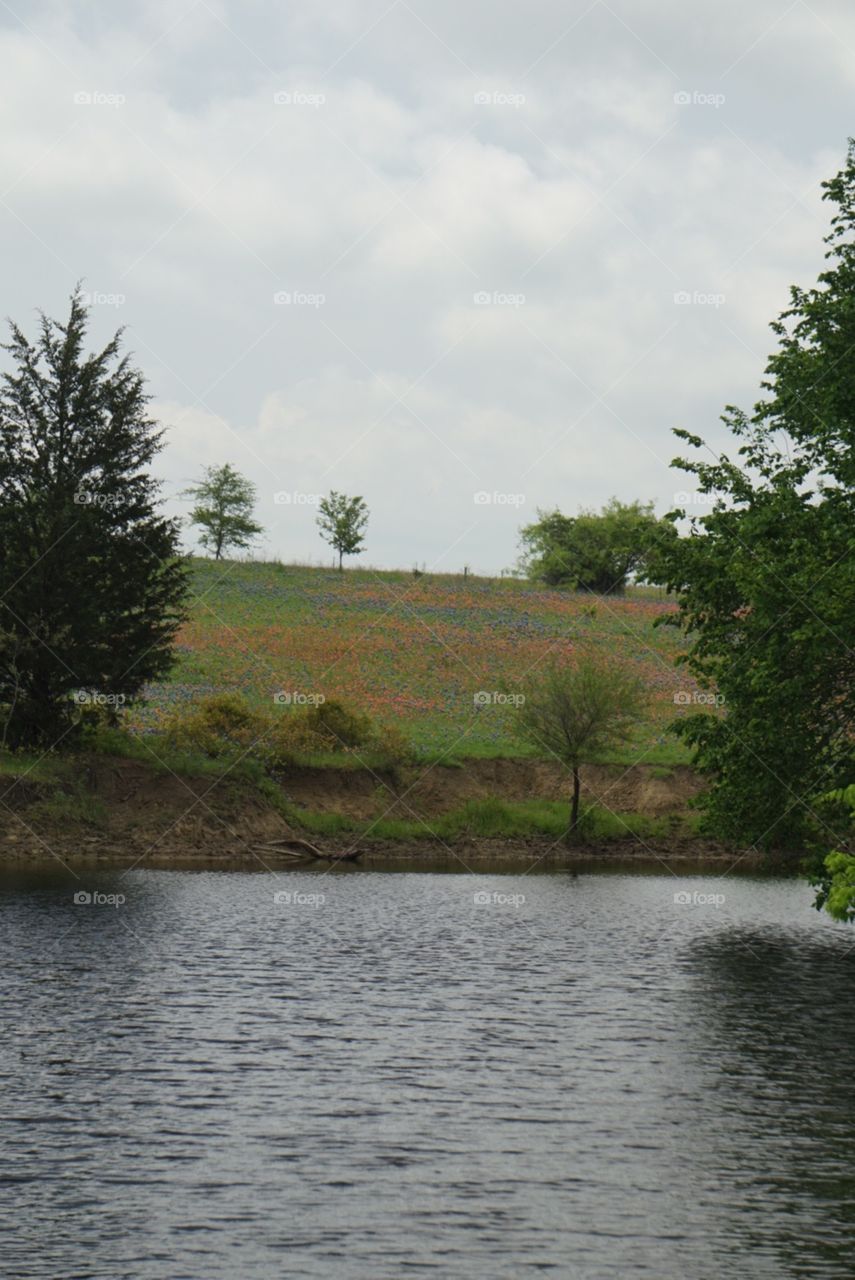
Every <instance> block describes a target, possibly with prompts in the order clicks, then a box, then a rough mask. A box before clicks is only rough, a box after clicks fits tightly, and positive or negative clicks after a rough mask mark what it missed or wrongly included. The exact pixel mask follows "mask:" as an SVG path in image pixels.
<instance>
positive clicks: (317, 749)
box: [264, 709, 330, 769]
mask: <svg viewBox="0 0 855 1280" xmlns="http://www.w3.org/2000/svg"><path fill="white" fill-rule="evenodd" d="M329 750H330V747H329V744H328V742H327V740H326V739H325V738H323V737H322V736H321V735H320V734H318V733H317V732H316V731H315V730H314V729H313V728H312V725H311V724H310V723H309V718H308V715H307V713H306V711H305V710H302V709H301V710H299V711H285V712H283V713H282V715H281V716H277V717H276V719H275V720H274V721H273V726H272V728H271V730H270V733H269V735H268V737H267V739H266V740H265V744H264V762H265V764H266V765H267V767H268V768H269V769H284V768H285V767H286V766H287V765H290V764H296V763H297V761H298V760H300V759H302V758H303V757H305V756H313V755H319V754H321V753H322V752H326V751H329Z"/></svg>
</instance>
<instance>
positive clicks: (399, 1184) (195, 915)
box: [0, 871, 855, 1280]
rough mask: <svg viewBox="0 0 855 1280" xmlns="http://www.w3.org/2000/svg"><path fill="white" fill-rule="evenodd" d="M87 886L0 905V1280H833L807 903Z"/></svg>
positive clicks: (669, 896) (428, 889) (52, 889)
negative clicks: (549, 1279) (0, 1207)
mask: <svg viewBox="0 0 855 1280" xmlns="http://www.w3.org/2000/svg"><path fill="white" fill-rule="evenodd" d="M81 874H82V879H81V880H80V881H75V880H73V879H72V877H70V876H69V875H68V874H67V873H65V872H62V873H61V874H60V875H45V874H41V875H38V876H20V875H19V876H11V875H6V876H4V877H2V878H0V917H2V925H3V928H2V941H0V950H2V955H0V965H2V969H0V972H2V975H3V978H2V983H3V992H4V1001H3V1008H4V1026H3V1036H2V1042H0V1071H2V1085H3V1088H2V1107H3V1135H2V1145H3V1157H4V1158H3V1163H2V1172H0V1177H2V1180H3V1182H4V1183H5V1184H6V1185H5V1187H4V1192H5V1201H6V1205H5V1213H4V1215H3V1225H2V1227H0V1230H2V1232H3V1237H4V1239H3V1241H2V1254H3V1258H4V1263H3V1266H2V1268H0V1269H2V1272H3V1274H4V1275H6V1274H8V1275H11V1276H24V1275H25V1276H27V1277H33V1278H34V1280H42V1278H44V1280H65V1278H68V1280H71V1277H74V1278H75V1280H95V1278H98V1280H101V1278H102V1277H103V1278H104V1280H108V1278H109V1280H124V1278H125V1277H127V1278H128V1280H131V1278H133V1280H165V1278H168V1280H172V1278H173V1277H179V1276H180V1277H192V1278H193V1280H196V1278H198V1280H220V1278H222V1280H226V1278H228V1280H232V1278H234V1277H238V1278H240V1280H260V1278H262V1277H264V1278H265V1280H266V1278H267V1277H271V1278H273V1277H277V1278H278V1277H280V1276H286V1275H287V1276H288V1277H313V1278H319V1277H325V1278H326V1277H345V1278H346V1280H349V1278H350V1277H354V1278H356V1277H358V1278H360V1280H361V1278H362V1277H365V1280H369V1278H370V1280H379V1278H384V1277H390V1278H395V1280H397V1278H398V1277H401V1276H404V1275H414V1276H418V1275H425V1276H428V1275H430V1276H437V1277H443V1280H445V1277H450V1278H452V1280H457V1278H458V1277H477V1278H479V1280H481V1278H483V1280H497V1278H504V1277H507V1278H508V1280H517V1277H520V1276H524V1275H529V1274H531V1275H536V1274H544V1275H554V1276H561V1277H570V1278H571V1280H601V1278H602V1280H605V1278H606V1277H608V1278H609V1280H613V1277H617V1276H620V1277H622V1278H625V1277H636V1276H637V1277H651V1278H652V1277H655V1278H656V1280H670V1278H671V1277H674V1278H676V1277H680V1278H681V1280H684V1278H685V1280H718V1277H731V1276H733V1277H740V1278H741V1277H751V1278H752V1280H754V1278H755V1277H756V1278H757V1280H765V1278H766V1277H769V1280H781V1278H782V1277H788V1276H792V1277H800V1278H801V1277H823V1278H825V1277H827V1278H828V1280H832V1278H837V1277H841V1278H842V1277H846V1280H850V1278H851V1276H852V1274H853V1271H852V1263H851V1255H850V1248H851V1242H852V1229H853V1224H855V1185H853V1175H852V1158H851V1153H852V1150H853V1139H855V1112H853V1108H852V1107H851V1103H850V1097H849V1090H850V1083H851V1081H852V1079H853V1066H855V1039H853V1036H852V1031H851V1012H850V1009H849V993H850V991H851V988H852V980H853V975H855V951H853V950H852V948H853V945H855V933H853V932H852V931H851V930H849V931H847V928H846V927H845V926H838V925H834V924H832V923H831V922H829V921H826V920H824V919H823V918H822V917H820V916H818V915H817V914H816V913H814V912H812V911H811V909H810V891H809V890H807V889H805V888H804V886H801V885H799V884H797V883H794V882H779V881H770V880H758V879H744V880H738V881H737V880H734V879H727V880H715V879H713V878H711V877H707V878H704V879H691V878H686V879H674V878H673V877H670V876H665V875H655V876H651V875H637V874H636V875H630V874H621V875H585V874H583V875H581V876H579V877H578V878H573V877H571V876H570V875H567V874H555V875H548V876H538V877H531V876H515V875H505V876H494V877H490V876H478V877H469V876H459V875H458V876H447V875H421V874H414V875H398V874H388V873H387V874H375V873H371V872H350V873H341V872H335V873H332V874H321V873H309V872H305V871H300V872H282V873H280V874H277V875H276V876H269V875H263V874H262V875H253V874H248V873H239V872H231V873H224V872H208V873H200V872H184V871H181V872H169V871H132V872H130V873H126V872H121V871H113V872H100V873H98V875H97V877H96V876H95V875H94V874H90V873H81ZM75 892H77V893H78V894H80V893H82V894H84V895H86V894H88V895H90V899H91V900H90V901H82V902H77V903H76V902H75V901H74V894H75ZM99 894H100V895H101V898H100V899H99V898H98V897H97V895H99ZM276 896H278V901H277V900H275V897H276ZM675 896H676V898H677V900H676V901H675ZM120 897H124V899H125V901H123V902H120V901H117V899H118V898H120ZM685 898H688V899H689V900H688V901H684V900H683V899H685ZM110 899H113V901H111V900H110ZM719 899H723V900H721V901H720V900H719Z"/></svg>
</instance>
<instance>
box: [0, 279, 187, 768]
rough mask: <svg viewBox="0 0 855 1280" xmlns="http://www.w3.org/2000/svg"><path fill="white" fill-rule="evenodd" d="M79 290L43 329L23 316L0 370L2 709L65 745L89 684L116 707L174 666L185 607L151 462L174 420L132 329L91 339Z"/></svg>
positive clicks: (5, 717) (18, 736)
mask: <svg viewBox="0 0 855 1280" xmlns="http://www.w3.org/2000/svg"><path fill="white" fill-rule="evenodd" d="M86 327H87V314H86V310H85V307H84V305H83V301H82V298H81V295H80V292H79V290H78V291H76V292H75V293H74V295H73V296H72V298H71V308H70V312H69V316H68V319H67V321H66V322H65V323H64V324H62V323H60V322H58V321H55V320H51V319H49V318H48V317H47V316H45V315H41V320H40V326H39V331H38V336H37V338H36V340H35V341H34V342H30V341H29V340H28V339H27V338H26V337H25V335H24V334H23V332H22V331H21V330H20V329H19V328H18V326H17V325H15V324H12V325H11V326H10V329H11V340H10V342H9V343H8V344H5V347H4V349H5V350H6V351H7V352H8V353H9V354H10V356H11V362H12V366H13V367H12V369H11V370H10V371H9V372H7V373H5V374H3V376H2V380H0V557H2V558H0V719H2V722H3V741H4V742H5V743H6V744H7V745H10V746H19V745H23V744H33V743H40V744H46V745H52V744H54V743H55V742H57V741H58V740H60V739H62V738H63V737H64V736H65V735H66V734H67V733H68V732H69V730H70V729H71V728H72V726H73V725H74V723H75V719H76V717H75V694H76V695H77V697H78V698H81V697H96V698H98V700H99V701H102V702H103V703H104V704H105V705H107V706H108V707H111V708H113V709H115V708H117V707H118V706H120V705H122V704H123V702H125V701H128V700H130V699H132V698H133V697H134V696H135V695H136V694H138V693H139V691H140V689H141V688H142V686H143V685H144V684H145V683H146V682H147V681H149V680H153V679H156V678H157V677H159V676H161V675H163V673H164V672H165V671H166V670H167V668H168V667H169V665H170V661H171V653H172V641H173V637H174V635H175V632H176V629H177V627H178V626H179V624H180V621H181V618H182V601H183V599H184V595H185V591H186V568H185V565H184V563H183V562H182V560H181V559H180V558H179V555H178V528H177V523H176V522H174V521H172V520H168V519H165V518H164V517H163V516H162V515H160V514H159V513H158V509H157V503H158V487H159V486H158V484H157V483H156V481H155V480H154V479H153V478H152V476H151V474H150V472H149V465H150V463H151V461H152V459H153V458H154V456H155V455H156V453H157V452H158V451H159V449H160V447H161V435H162V432H161V431H160V429H159V428H158V426H157V423H156V422H154V421H153V420H152V419H151V418H150V417H149V414H148V409H147V403H148V397H147V395H146V393H145V388H144V382H143V377H142V374H141V373H140V372H139V371H138V370H137V369H135V368H134V367H133V366H132V364H131V363H130V360H129V357H128V356H127V355H124V356H123V355H121V354H120V346H121V336H122V335H121V331H120V332H119V333H117V334H116V336H115V337H114V338H113V339H112V341H111V342H109V343H108V344H107V346H106V347H105V348H104V349H103V350H102V351H101V352H99V353H97V354H92V355H87V354H86V353H85V351H84V340H85V336H86Z"/></svg>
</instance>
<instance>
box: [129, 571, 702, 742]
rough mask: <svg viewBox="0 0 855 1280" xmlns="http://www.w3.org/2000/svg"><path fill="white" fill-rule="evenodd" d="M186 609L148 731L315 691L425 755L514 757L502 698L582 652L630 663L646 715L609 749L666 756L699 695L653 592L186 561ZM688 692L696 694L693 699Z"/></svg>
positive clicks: (141, 714)
mask: <svg viewBox="0 0 855 1280" xmlns="http://www.w3.org/2000/svg"><path fill="white" fill-rule="evenodd" d="M193 566H194V572H193V582H192V597H191V611H190V618H189V620H188V621H187V623H186V624H185V626H184V627H183V629H182V631H181V634H180V636H179V642H178V646H177V648H178V658H177V663H176V666H175V668H174V670H173V672H172V675H171V677H170V679H169V680H168V681H165V682H163V683H160V684H155V685H152V686H150V687H149V689H148V690H147V700H146V703H145V705H144V706H141V707H139V708H138V709H136V710H135V711H134V713H133V724H134V726H135V727H136V728H137V729H140V730H142V731H146V730H158V729H160V728H161V727H162V726H163V724H164V723H165V721H166V719H167V718H168V717H169V715H170V714H172V713H173V712H174V711H175V710H177V709H179V708H181V707H182V706H186V705H187V704H191V703H193V702H195V701H196V700H197V699H198V698H200V697H203V696H205V695H207V694H211V693H218V692H222V691H234V692H239V693H241V694H243V695H244V696H245V697H246V698H247V699H249V700H250V701H251V702H252V703H254V704H257V705H259V706H261V705H264V706H267V707H270V706H271V705H277V704H279V705H282V706H283V708H287V706H288V705H292V706H293V705H299V704H300V703H301V702H303V701H305V700H307V699H310V698H315V697H317V696H318V695H323V696H324V697H325V698H327V699H330V698H337V699H341V700H342V701H345V702H347V703H350V704H352V705H353V706H354V707H356V708H358V709H360V710H364V711H367V712H368V713H369V714H371V715H372V716H373V717H376V718H377V720H379V721H385V722H387V723H391V724H397V725H398V726H399V727H400V728H401V729H403V730H404V731H405V732H406V733H407V734H408V736H409V737H410V738H411V740H412V741H413V742H414V743H415V745H416V746H417V747H418V748H419V749H420V750H421V751H422V752H423V753H425V754H426V755H448V756H456V757H461V756H467V755H479V756H489V755H503V754H525V751H524V749H523V748H521V747H520V745H519V744H518V742H517V741H516V739H515V736H514V731H513V718H514V707H513V695H514V694H515V693H516V692H517V691H519V692H523V691H524V689H525V685H526V680H527V679H530V678H531V677H532V675H533V674H535V673H536V671H537V666H538V663H539V662H540V661H541V660H542V659H544V658H545V657H547V656H549V655H566V656H567V659H568V661H570V662H572V661H573V655H574V654H577V653H578V652H580V651H582V650H585V651H588V652H592V653H594V654H595V655H596V656H598V657H600V658H601V659H602V661H603V662H604V663H606V664H608V663H616V664H625V665H628V666H630V667H632V668H634V669H635V670H636V671H637V672H638V673H639V675H640V676H641V678H642V679H643V681H644V684H645V686H646V688H647V690H648V693H649V710H648V715H647V718H646V720H645V722H644V723H642V724H640V725H639V730H638V734H637V738H636V740H635V741H634V742H633V744H632V745H631V747H630V748H629V749H628V750H627V752H626V754H625V755H622V757H621V758H627V759H643V760H646V761H648V762H651V763H655V762H657V761H659V762H676V761H679V760H683V759H686V758H687V756H686V753H685V750H684V748H682V747H681V746H680V745H679V744H678V743H677V742H676V740H675V739H674V738H673V736H672V735H671V734H670V733H668V730H667V726H668V724H669V723H670V722H672V721H673V720H674V719H675V718H676V717H677V716H678V715H680V714H685V713H686V710H687V709H697V708H692V707H691V706H689V707H687V706H685V705H683V704H685V703H687V702H690V701H691V700H692V699H694V698H696V697H697V696H698V695H697V693H696V690H695V686H694V685H693V684H692V682H691V681H690V680H689V679H688V677H687V676H686V674H685V672H683V671H682V670H680V669H678V668H677V667H675V659H676V658H677V656H678V654H679V652H680V650H681V646H682V640H681V637H680V635H679V633H678V632H677V631H676V629H675V628H672V627H663V626H659V627H654V622H655V621H656V619H657V618H659V617H661V616H662V615H663V614H665V613H668V612H669V611H670V610H671V609H672V608H673V605H671V604H669V603H668V602H667V601H666V600H665V599H663V598H661V593H659V592H656V591H651V590H645V589H632V588H631V589H630V591H629V592H628V594H627V595H626V596H625V597H609V598H605V599H604V598H602V597H591V596H585V595H582V594H574V593H568V592H564V591H555V590H546V589H542V588H540V587H538V586H535V585H532V584H530V583H527V582H523V581H520V580H516V579H511V578H508V579H503V580H498V579H484V578H471V577H470V578H463V577H457V576H446V575H435V576H433V575H426V576H423V577H418V578H416V577H414V576H413V575H411V574H407V573H404V572H397V573H393V572H385V571H379V570H378V571H376V572H375V571H372V570H366V569H357V570H349V571H345V572H344V573H338V572H336V571H334V570H329V569H320V568H305V567H300V566H291V565H283V564H278V563H270V564H263V563H255V562H222V561H221V562H216V561H212V560H201V559H200V560H195V561H194V562H193ZM700 696H701V697H703V695H700Z"/></svg>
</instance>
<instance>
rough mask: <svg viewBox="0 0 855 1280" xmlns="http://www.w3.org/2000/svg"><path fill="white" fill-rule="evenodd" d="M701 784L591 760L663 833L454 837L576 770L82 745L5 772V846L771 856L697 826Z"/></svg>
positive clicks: (550, 861)
mask: <svg viewBox="0 0 855 1280" xmlns="http://www.w3.org/2000/svg"><path fill="white" fill-rule="evenodd" d="M701 785H702V784H701V782H700V780H699V778H698V777H697V775H696V774H695V773H693V771H692V770H691V769H690V768H688V767H687V766H677V767H674V768H672V769H662V768H658V767H649V766H645V765H634V766H632V767H629V768H626V767H622V766H618V765H614V766H611V765H608V766H607V765H598V766H588V767H587V768H585V770H584V771H583V789H584V794H585V796H586V798H587V801H588V802H589V803H590V802H591V801H593V802H595V803H597V804H598V805H600V806H602V807H604V808H607V809H609V810H610V811H611V812H612V813H614V814H617V815H621V814H627V815H635V816H638V815H641V816H644V817H648V818H655V819H659V820H662V822H661V827H660V834H657V835H656V836H655V837H646V838H643V839H642V838H639V837H637V836H634V835H632V834H631V833H630V832H629V831H627V833H626V834H625V835H623V834H620V835H615V836H613V837H610V838H609V839H607V840H599V841H595V842H593V843H587V844H585V843H580V844H579V845H578V846H576V847H574V848H573V849H568V848H567V847H566V846H565V845H564V844H563V843H562V842H561V841H557V840H556V839H555V838H554V837H551V836H547V835H529V836H524V837H505V836H497V837H491V838H487V837H478V836H469V835H465V834H463V835H460V836H458V837H455V838H454V839H453V840H449V839H445V838H440V837H439V836H437V835H432V834H431V819H432V818H433V819H436V818H438V817H439V816H441V815H443V814H448V813H453V812H455V811H457V810H459V809H460V808H461V807H462V806H463V805H465V804H466V803H467V802H469V801H479V800H485V799H488V798H490V797H497V798H499V799H501V800H503V801H507V802H513V801H526V800H529V801H530V800H561V801H566V800H567V775H566V771H565V770H564V769H562V768H561V767H560V766H558V765H552V764H549V763H547V762H542V761H531V760H472V761H469V762H467V763H466V764H464V765H462V766H459V767H454V768H448V767H444V766H442V765H434V766H431V767H430V768H427V769H425V768H424V767H422V768H420V769H412V770H403V771H401V772H399V773H398V774H392V773H389V774H381V773H376V772H373V771H370V770H366V769H336V768H308V767H307V768H294V769H291V770H289V771H288V772H286V773H285V774H283V775H282V777H281V778H279V779H278V780H277V784H276V786H275V787H271V788H268V789H267V790H266V791H265V790H260V789H259V788H258V787H257V786H255V785H254V784H253V783H252V782H251V781H249V780H248V779H246V778H242V777H238V776H235V774H234V773H233V772H229V771H228V770H227V769H224V771H223V774H222V776H219V777H218V776H213V777H212V776H205V777H192V776H179V775H177V774H175V773H172V772H169V771H163V770H161V771H155V770H154V769H153V768H149V767H148V766H147V765H144V764H142V763H140V762H139V761H136V760H127V759H121V758H114V757H102V756H92V757H81V758H80V759H79V761H77V762H75V768H74V776H73V777H72V778H70V779H69V780H68V781H67V782H66V783H64V784H58V783H44V782H34V781H32V780H31V779H30V778H27V777H23V778H20V779H15V778H6V779H4V780H3V783H2V789H3V794H2V808H0V858H2V859H3V860H4V861H5V862H7V863H9V862H11V863H18V864H19V865H20V863H22V862H24V863H38V862H45V861H53V860H55V859H60V860H62V861H68V860H70V859H80V858H83V859H85V860H87V861H90V860H98V861H110V862H117V863H123V864H135V865H143V866H188V865H200V864H206V863H211V864H215V865H229V866H233V865H234V866H253V867H263V866H271V867H273V866H276V867H281V866H285V865H304V864H305V863H304V862H301V863H299V864H298V863H297V862H296V861H295V857H294V853H295V850H294V849H290V850H289V849H288V848H287V847H286V845H285V843H284V842H286V841H288V840H289V839H291V838H301V839H304V840H306V839H307V840H309V841H310V842H311V844H312V845H313V846H314V847H315V848H316V849H318V850H319V851H320V852H322V853H324V854H328V855H331V856H335V855H337V854H341V853H342V852H347V851H351V850H353V849H354V848H356V849H358V850H359V852H360V856H359V860H358V862H356V863H349V864H348V865H349V866H353V867H375V868H390V869H396V868H407V867H411V868H413V869H418V870H431V869H432V870H437V871H446V870H464V869H468V870H474V869H486V868H487V867H489V868H491V869H503V868H506V869H507V870H515V871H519V870H520V868H521V867H522V866H525V867H529V868H533V867H539V868H541V869H544V870H546V869H551V868H555V867H561V866H565V865H576V864H584V863H589V862H592V861H595V862H601V861H606V860H607V861H608V862H609V863H610V864H611V863H615V864H619V863H622V862H632V863H634V864H636V865H638V864H640V863H650V864H651V865H652V866H659V867H661V865H662V863H663V862H664V861H667V862H673V861H677V862H680V863H681V864H690V863H698V864H710V863H716V864H719V865H720V866H721V869H722V870H729V869H730V868H732V867H734V866H738V867H739V868H740V869H742V870H748V869H752V868H757V867H758V866H760V865H761V864H762V859H761V857H760V856H759V855H758V854H757V853H755V852H746V851H740V850H734V849H732V848H725V847H724V846H720V845H716V844H714V843H711V842H710V841H709V840H707V839H701V838H698V837H692V836H689V835H687V834H686V818H687V816H688V814H689V813H690V812H691V809H690V806H691V802H692V800H693V798H694V797H695V796H696V795H697V794H698V792H699V791H700V789H701ZM301 811H311V812H312V813H314V814H330V815H335V814H339V815H342V816H343V817H345V818H346V819H349V820H351V821H353V822H359V823H363V824H365V823H368V824H370V823H371V822H373V821H376V820H378V819H384V818H401V819H404V820H407V821H410V822H413V821H416V822H418V824H419V828H420V830H423V831H424V837H423V838H421V837H420V838H418V839H403V840H401V839H397V840H390V839H382V838H378V836H376V835H374V834H372V833H371V832H370V831H369V832H367V833H366V834H358V833H356V832H350V831H343V832H340V833H338V834H336V835H314V834H310V833H309V832H308V831H307V830H306V829H305V828H304V827H303V826H302V824H301V822H300V813H301ZM618 825H619V826H620V824H618ZM297 852H298V853H299V849H298V850H297ZM310 861H311V858H309V857H306V858H305V862H310ZM319 865H321V866H323V865H328V864H324V863H320V864H319Z"/></svg>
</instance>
